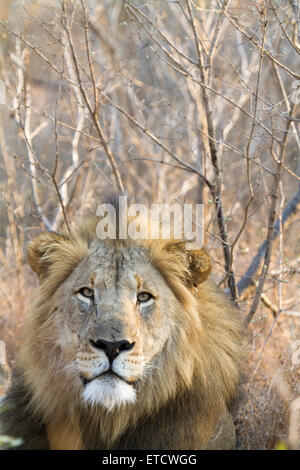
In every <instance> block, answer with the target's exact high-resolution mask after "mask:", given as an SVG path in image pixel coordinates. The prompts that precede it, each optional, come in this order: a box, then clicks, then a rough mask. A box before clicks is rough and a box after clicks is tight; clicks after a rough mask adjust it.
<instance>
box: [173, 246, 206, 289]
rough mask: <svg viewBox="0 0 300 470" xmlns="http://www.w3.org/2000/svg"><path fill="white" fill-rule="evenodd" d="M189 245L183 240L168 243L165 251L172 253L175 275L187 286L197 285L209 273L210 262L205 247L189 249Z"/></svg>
mask: <svg viewBox="0 0 300 470" xmlns="http://www.w3.org/2000/svg"><path fill="white" fill-rule="evenodd" d="M189 245H190V244H186V243H184V242H177V243H170V244H169V245H168V247H167V251H168V252H169V253H170V254H171V253H172V255H173V259H172V261H173V263H174V264H173V263H172V265H174V267H175V273H176V271H177V275H178V276H179V277H180V278H181V279H182V280H183V281H184V282H185V284H186V285H187V286H188V287H197V286H198V285H199V284H201V283H202V282H204V281H205V280H206V279H207V278H208V276H209V275H210V272H211V267H212V263H211V259H210V256H209V254H208V253H207V251H206V250H205V248H201V249H197V250H191V249H189V248H188V247H187V246H189ZM170 261H171V259H169V262H170ZM170 268H171V264H170V263H169V269H170Z"/></svg>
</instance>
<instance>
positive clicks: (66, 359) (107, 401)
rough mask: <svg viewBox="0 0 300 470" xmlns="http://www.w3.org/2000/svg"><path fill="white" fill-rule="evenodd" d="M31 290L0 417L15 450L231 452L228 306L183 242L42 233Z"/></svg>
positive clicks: (202, 259) (236, 355)
mask: <svg viewBox="0 0 300 470" xmlns="http://www.w3.org/2000/svg"><path fill="white" fill-rule="evenodd" d="M28 260H29V263H30V266H31V268H32V269H33V271H35V272H36V273H37V275H38V277H39V279H40V287H39V289H38V293H37V296H36V298H35V300H34V302H33V305H32V309H31V312H30V315H29V318H28V319H27V323H26V326H25V334H24V338H23V343H22V346H21V351H20V355H19V357H18V362H17V367H16V369H15V371H14V374H13V379H12V385H11V387H10V389H9V391H8V394H7V396H6V399H5V402H4V406H3V409H4V411H3V413H2V415H1V426H2V429H1V432H2V433H3V434H5V435H10V436H13V437H21V438H22V442H23V443H22V445H21V448H23V449H49V448H50V449H231V448H234V447H235V431H234V426H233V422H232V419H231V417H230V414H229V412H228V409H229V406H230V404H231V403H232V400H233V399H234V397H235V395H236V390H237V385H238V381H239V369H240V362H241V350H242V346H241V334H240V324H239V322H238V321H237V319H236V312H235V308H234V307H233V306H232V305H231V303H230V302H229V301H228V300H227V299H226V297H225V296H224V295H222V294H221V293H220V292H219V291H218V290H217V288H216V287H215V286H214V284H213V282H212V281H211V280H210V279H209V278H208V276H209V274H210V271H211V261H210V258H209V256H208V254H207V253H206V251H205V250H204V249H202V250H199V251H188V250H187V249H186V247H185V244H184V243H183V242H181V243H180V242H176V241H174V240H173V241H172V240H169V241H166V240H164V241H163V240H160V241H158V240H153V241H151V240H149V241H141V240H136V241H134V240H130V239H128V240H120V239H116V240H99V239H98V238H97V237H96V235H95V225H94V226H92V225H91V224H90V225H89V226H88V227H86V228H85V230H78V231H77V232H76V233H75V234H73V235H72V236H70V235H66V234H65V235H62V234H58V233H50V232H49V233H42V234H41V235H39V236H37V237H36V238H35V239H34V240H33V241H32V242H31V243H30V244H29V248H28Z"/></svg>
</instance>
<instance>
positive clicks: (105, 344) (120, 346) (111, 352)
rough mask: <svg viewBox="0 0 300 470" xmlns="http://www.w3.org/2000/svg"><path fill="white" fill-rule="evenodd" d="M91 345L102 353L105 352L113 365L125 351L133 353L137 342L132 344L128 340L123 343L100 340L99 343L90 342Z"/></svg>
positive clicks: (122, 341)
mask: <svg viewBox="0 0 300 470" xmlns="http://www.w3.org/2000/svg"><path fill="white" fill-rule="evenodd" d="M90 344H91V346H92V347H93V348H96V349H98V350H100V351H103V352H104V353H105V354H106V356H107V358H108V360H109V362H110V364H112V362H113V360H114V359H115V358H116V357H117V356H118V355H119V354H120V353H121V352H123V351H131V350H132V349H133V348H134V346H135V342H132V343H131V342H130V341H128V340H126V339H125V340H121V341H106V340H104V339H98V340H97V341H94V340H92V339H91V340H90Z"/></svg>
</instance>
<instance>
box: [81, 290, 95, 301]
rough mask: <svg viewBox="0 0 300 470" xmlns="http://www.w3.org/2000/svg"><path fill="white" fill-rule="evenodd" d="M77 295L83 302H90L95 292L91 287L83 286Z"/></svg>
mask: <svg viewBox="0 0 300 470" xmlns="http://www.w3.org/2000/svg"><path fill="white" fill-rule="evenodd" d="M77 297H78V298H79V299H80V300H82V301H83V302H90V300H93V298H94V292H93V291H92V289H90V288H89V287H82V288H81V289H79V291H78V292H77Z"/></svg>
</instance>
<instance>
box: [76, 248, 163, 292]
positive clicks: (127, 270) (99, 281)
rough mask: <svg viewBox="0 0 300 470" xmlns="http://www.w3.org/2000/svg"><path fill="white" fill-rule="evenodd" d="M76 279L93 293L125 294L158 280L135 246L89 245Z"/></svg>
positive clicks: (147, 259)
mask: <svg viewBox="0 0 300 470" xmlns="http://www.w3.org/2000/svg"><path fill="white" fill-rule="evenodd" d="M76 278H78V279H80V280H83V279H85V280H86V281H88V282H89V283H90V284H91V285H92V286H94V288H95V289H96V290H98V289H99V290H101V291H111V290H115V289H117V290H120V289H123V290H127V291H128V292H130V291H133V290H136V289H137V288H140V287H141V286H145V284H146V285H147V284H150V283H151V280H152V281H156V282H159V281H160V280H161V279H160V278H161V277H160V275H159V273H158V271H157V270H156V269H155V267H154V266H153V264H152V261H151V257H150V255H149V253H148V252H147V250H145V249H143V248H142V247H139V246H135V245H126V244H124V245H121V246H119V245H117V244H115V245H114V244H105V243H101V242H99V243H97V242H94V243H93V244H92V245H91V247H90V249H89V253H88V255H87V259H86V262H85V263H83V264H82V266H81V267H79V269H78V272H77V276H76ZM148 287H150V285H149V286H148Z"/></svg>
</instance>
